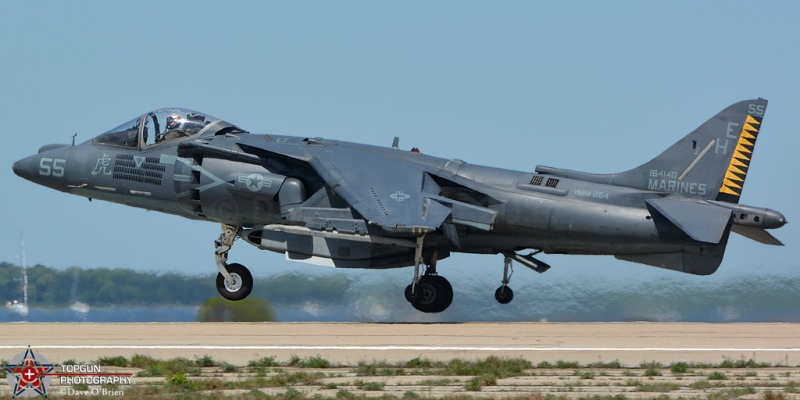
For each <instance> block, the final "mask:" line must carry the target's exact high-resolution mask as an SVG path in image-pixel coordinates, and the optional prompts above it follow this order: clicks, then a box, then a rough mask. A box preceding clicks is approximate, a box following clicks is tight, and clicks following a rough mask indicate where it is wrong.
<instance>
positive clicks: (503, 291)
mask: <svg viewBox="0 0 800 400" xmlns="http://www.w3.org/2000/svg"><path fill="white" fill-rule="evenodd" d="M494 298H495V299H497V302H498V303H500V304H508V303H510V302H511V300H514V291H513V290H511V288H510V287H508V286H500V287H499V288H497V290H496V291H495V292H494Z"/></svg>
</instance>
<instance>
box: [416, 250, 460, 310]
mask: <svg viewBox="0 0 800 400" xmlns="http://www.w3.org/2000/svg"><path fill="white" fill-rule="evenodd" d="M423 240H424V237H423V236H420V237H418V238H417V245H416V248H415V252H414V279H413V280H412V281H411V284H410V285H408V286H407V287H406V291H405V295H406V300H408V302H409V303H411V305H412V306H413V307H414V308H416V309H417V310H419V311H422V312H426V313H438V312H442V311H444V310H446V309H447V307H450V303H452V302H453V287H452V286H451V285H450V282H448V281H447V279H445V278H444V277H443V276H440V275H438V274H437V273H436V258H437V255H436V251H435V250H434V253H433V254H432V255H431V257H430V264H429V265H428V266H427V268H425V274H424V275H422V276H420V274H419V269H420V266H421V265H422V263H423V258H422V243H423Z"/></svg>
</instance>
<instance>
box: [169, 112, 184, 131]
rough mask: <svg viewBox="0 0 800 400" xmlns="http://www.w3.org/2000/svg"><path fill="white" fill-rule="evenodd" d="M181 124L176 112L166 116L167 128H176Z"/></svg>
mask: <svg viewBox="0 0 800 400" xmlns="http://www.w3.org/2000/svg"><path fill="white" fill-rule="evenodd" d="M179 126H181V116H180V115H178V114H170V115H169V116H168V117H167V129H177V128H178V127H179Z"/></svg>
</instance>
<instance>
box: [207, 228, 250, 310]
mask: <svg viewBox="0 0 800 400" xmlns="http://www.w3.org/2000/svg"><path fill="white" fill-rule="evenodd" d="M238 231H239V228H237V227H235V226H232V225H222V233H221V234H220V235H219V239H217V240H216V241H215V242H214V245H215V246H216V251H215V252H214V255H215V259H216V262H217V269H219V274H217V291H218V292H219V294H220V295H222V297H224V298H226V299H228V300H242V299H244V298H245V297H247V295H249V294H250V291H251V290H253V275H252V274H250V271H249V270H248V269H247V268H246V267H245V266H243V265H242V264H236V263H234V264H228V251H230V249H231V247H232V246H233V241H234V240H236V238H237V237H238V236H237V235H236V234H237V232H238Z"/></svg>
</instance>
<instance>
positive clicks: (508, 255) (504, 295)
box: [494, 250, 550, 304]
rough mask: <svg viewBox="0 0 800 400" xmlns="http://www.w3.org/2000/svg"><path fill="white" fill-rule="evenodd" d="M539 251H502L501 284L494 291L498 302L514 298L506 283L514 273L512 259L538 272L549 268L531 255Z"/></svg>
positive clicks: (509, 300)
mask: <svg viewBox="0 0 800 400" xmlns="http://www.w3.org/2000/svg"><path fill="white" fill-rule="evenodd" d="M541 252H542V251H541V250H539V251H536V252H533V253H530V254H526V255H520V254H517V253H514V252H510V251H508V252H503V253H502V254H503V256H504V257H505V258H504V260H503V284H502V285H500V287H499V288H497V290H496V291H495V292H494V298H495V299H496V300H497V302H498V303H500V304H508V303H510V302H511V300H513V299H514V291H512V290H511V288H510V287H508V283H509V282H510V281H511V275H513V274H514V268H513V267H512V264H511V262H512V261H516V262H518V263H520V264H522V265H524V266H526V267H528V268H530V269H532V270H534V271H536V272H538V273H540V274H541V273H543V272H545V271H547V270H548V269H550V266H549V265H547V263H545V262H544V261H539V260H537V259H535V258H534V257H533V256H535V255H537V254H539V253H541ZM509 272H510V273H509Z"/></svg>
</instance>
